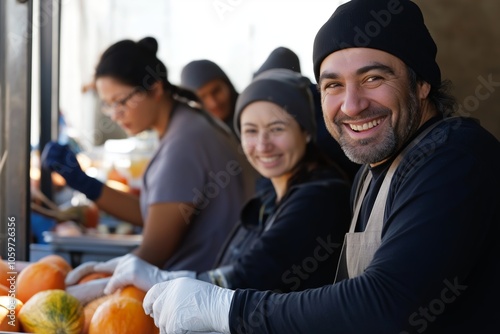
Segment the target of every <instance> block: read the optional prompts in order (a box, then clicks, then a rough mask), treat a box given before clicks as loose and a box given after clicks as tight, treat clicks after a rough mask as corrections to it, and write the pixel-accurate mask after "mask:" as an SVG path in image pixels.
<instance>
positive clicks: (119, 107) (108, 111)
mask: <svg viewBox="0 0 500 334" xmlns="http://www.w3.org/2000/svg"><path fill="white" fill-rule="evenodd" d="M141 91H142V89H141V87H136V88H134V90H132V91H131V92H130V93H129V94H128V95H127V96H125V97H124V98H123V99H121V100H118V101H115V102H113V103H111V104H108V103H106V102H104V101H103V102H102V103H101V111H102V113H103V114H104V115H106V116H108V117H113V116H114V115H115V114H116V115H117V116H121V115H123V111H124V109H123V107H124V106H125V105H126V104H127V102H128V101H129V100H130V99H131V98H132V97H134V95H135V94H137V93H139V92H141Z"/></svg>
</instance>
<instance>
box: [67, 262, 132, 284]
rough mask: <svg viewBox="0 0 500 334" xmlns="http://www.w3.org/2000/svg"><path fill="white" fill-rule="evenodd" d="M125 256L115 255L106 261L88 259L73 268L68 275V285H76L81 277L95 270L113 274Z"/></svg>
mask: <svg viewBox="0 0 500 334" xmlns="http://www.w3.org/2000/svg"><path fill="white" fill-rule="evenodd" d="M122 257H123V256H119V257H115V258H113V259H111V260H109V261H106V262H97V261H88V262H85V263H82V264H81V265H79V266H78V267H76V268H75V269H73V270H71V271H70V272H69V273H68V275H67V276H66V280H65V282H66V286H70V285H74V284H76V283H78V281H79V280H80V279H82V278H83V277H84V276H87V275H88V274H91V273H94V272H102V273H110V274H112V273H113V271H115V268H116V266H117V265H118V262H119V261H120V259H121V258H122Z"/></svg>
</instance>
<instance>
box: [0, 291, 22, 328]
mask: <svg viewBox="0 0 500 334" xmlns="http://www.w3.org/2000/svg"><path fill="white" fill-rule="evenodd" d="M22 306H23V302H21V301H20V300H19V299H17V298H12V297H8V296H0V332H3V331H11V332H18V331H20V330H21V325H20V323H19V318H18V314H19V310H20V309H21V307H22Z"/></svg>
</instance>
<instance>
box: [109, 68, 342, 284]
mask: <svg viewBox="0 0 500 334" xmlns="http://www.w3.org/2000/svg"><path fill="white" fill-rule="evenodd" d="M309 85H310V81H309V79H307V78H305V77H302V76H301V75H300V74H298V73H295V72H292V71H289V70H285V69H272V70H269V71H265V72H263V73H262V74H260V75H258V76H257V77H256V78H255V79H254V80H253V81H252V82H251V83H250V85H249V86H247V87H246V88H245V90H244V91H243V92H242V93H241V95H240V96H239V98H238V101H237V104H236V114H235V121H234V127H235V129H236V133H237V134H238V136H240V138H241V142H242V146H243V150H244V152H245V155H246V156H247V159H248V160H249V161H250V163H251V164H252V166H254V167H255V169H256V170H257V171H259V172H260V173H261V175H262V176H263V177H266V178H268V179H269V180H270V182H271V184H272V189H270V190H269V191H268V192H267V193H265V194H263V195H261V196H256V197H254V198H253V199H252V200H250V201H249V202H248V203H247V204H246V205H245V207H244V208H243V210H242V212H241V220H240V223H239V225H238V228H237V229H235V231H234V233H232V235H231V236H230V237H229V238H228V239H227V241H226V242H225V245H224V246H223V247H222V248H221V251H220V256H219V258H218V260H217V261H216V263H215V266H214V268H213V269H212V270H209V271H206V272H197V273H195V272H190V271H160V270H158V269H157V268H155V267H153V266H151V265H149V264H147V263H145V262H144V261H142V260H140V259H139V258H137V257H136V256H133V255H129V256H128V261H122V262H121V263H120V265H119V266H118V267H117V268H116V270H115V274H114V275H113V277H112V278H111V280H110V282H109V284H108V286H107V287H106V290H105V292H106V293H113V292H114V291H115V290H117V289H120V288H123V287H125V286H127V285H135V286H136V287H138V288H139V289H141V290H144V291H147V290H148V289H150V288H151V287H152V286H153V285H154V284H156V283H160V282H163V281H167V280H171V279H175V278H179V277H196V278H197V279H199V280H203V281H206V282H210V283H212V284H216V285H218V286H222V287H226V288H233V289H234V288H253V289H259V290H279V291H281V292H289V291H301V290H305V289H308V288H314V287H321V286H323V285H325V284H331V283H332V282H333V279H334V275H335V273H334V271H333V270H332V268H334V267H336V265H337V262H338V259H339V255H340V252H330V251H329V250H326V249H324V248H323V246H322V245H323V244H326V243H333V244H337V245H340V244H341V243H342V240H343V238H344V234H345V233H346V232H347V228H348V226H349V219H350V210H349V190H350V185H349V183H348V182H347V181H346V179H345V178H344V176H343V172H342V171H341V170H340V169H339V168H338V167H336V166H335V165H332V164H331V163H330V162H329V161H328V160H327V159H325V158H324V156H323V155H322V154H321V152H320V150H319V149H318V147H317V145H316V143H315V140H314V135H315V132H316V124H315V120H314V114H313V110H312V109H313V105H312V99H311V95H310V92H309ZM315 252H317V253H318V254H320V257H319V258H317V259H311V260H310V262H311V263H309V261H306V262H304V259H307V258H308V257H310V256H311V254H315ZM310 268H313V269H314V270H310Z"/></svg>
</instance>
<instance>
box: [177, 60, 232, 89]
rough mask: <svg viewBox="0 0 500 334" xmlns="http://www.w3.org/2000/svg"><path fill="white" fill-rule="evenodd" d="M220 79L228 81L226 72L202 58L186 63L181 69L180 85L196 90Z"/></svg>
mask: <svg viewBox="0 0 500 334" xmlns="http://www.w3.org/2000/svg"><path fill="white" fill-rule="evenodd" d="M215 79H222V80H224V81H225V82H228V83H230V81H229V78H228V77H227V75H226V73H224V71H223V70H222V69H221V68H220V67H219V65H217V64H216V63H214V62H213V61H210V60H206V59H202V60H193V61H192V62H190V63H188V64H187V65H186V66H184V68H183V69H182V71H181V87H184V88H186V89H189V90H192V91H197V90H198V89H200V88H201V87H202V86H204V85H205V84H206V83H208V82H210V81H212V80H215Z"/></svg>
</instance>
